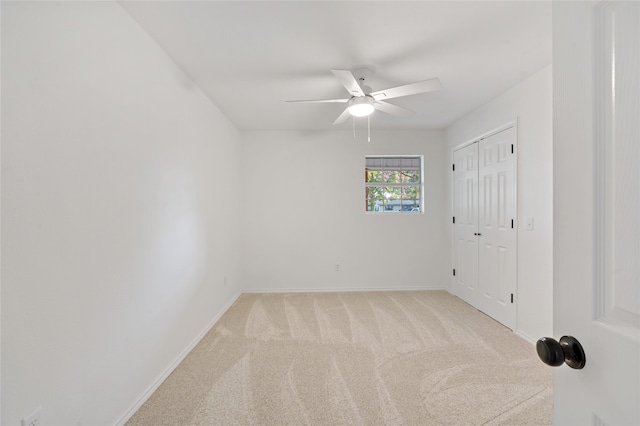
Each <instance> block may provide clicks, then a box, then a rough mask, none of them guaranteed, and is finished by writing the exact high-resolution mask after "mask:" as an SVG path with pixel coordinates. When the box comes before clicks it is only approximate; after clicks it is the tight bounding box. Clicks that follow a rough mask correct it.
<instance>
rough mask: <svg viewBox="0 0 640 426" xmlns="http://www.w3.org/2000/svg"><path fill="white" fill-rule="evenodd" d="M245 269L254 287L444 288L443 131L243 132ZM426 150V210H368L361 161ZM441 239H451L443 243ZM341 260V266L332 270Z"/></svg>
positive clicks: (244, 278)
mask: <svg viewBox="0 0 640 426" xmlns="http://www.w3.org/2000/svg"><path fill="white" fill-rule="evenodd" d="M242 137H243V142H244V143H243V149H244V151H243V156H244V158H243V170H242V173H243V176H244V181H243V184H244V188H245V191H244V197H243V198H244V199H245V200H247V203H246V205H245V207H244V208H243V209H242V210H243V214H244V216H243V221H242V223H243V234H242V241H243V273H242V282H243V283H244V286H245V289H247V290H253V291H268V290H292V291H310V290H314V291H316V290H317V291H326V290H348V289H400V288H402V289H406V288H444V287H445V286H446V285H447V284H448V280H449V278H448V272H449V269H450V267H449V266H450V264H451V260H450V256H449V251H448V245H447V244H448V231H449V229H448V227H447V225H446V223H447V221H446V216H447V215H448V208H447V205H446V183H445V176H446V174H445V171H444V169H445V167H446V166H445V160H446V149H445V143H444V135H443V133H442V132H441V131H381V130H376V129H375V116H374V117H373V118H372V135H371V138H372V141H371V142H370V143H368V142H367V141H366V128H365V129H362V128H359V129H358V131H357V139H354V138H353V133H352V131H351V130H350V127H348V130H336V131H323V132H294V131H256V132H246V133H245V132H243V133H242ZM374 154H422V155H424V165H425V199H426V201H425V207H426V208H425V214H415V215H414V214H365V212H364V208H365V189H364V161H365V156H366V155H374ZM443 243H444V244H445V247H443ZM336 263H339V264H340V266H341V271H340V272H336V271H335V264H336Z"/></svg>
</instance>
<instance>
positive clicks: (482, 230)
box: [478, 126, 517, 329]
mask: <svg viewBox="0 0 640 426" xmlns="http://www.w3.org/2000/svg"><path fill="white" fill-rule="evenodd" d="M515 141H516V128H515V127H513V126H512V127H509V128H507V129H505V130H502V131H500V132H498V133H495V134H493V135H490V136H487V137H485V138H482V140H480V142H479V146H478V153H479V155H478V161H479V167H478V170H479V179H478V188H479V190H478V195H479V196H478V201H479V204H478V206H479V211H478V214H479V218H478V222H479V228H478V229H479V230H478V249H479V254H478V293H479V295H480V301H479V305H478V307H479V309H480V310H481V311H483V312H484V313H486V314H487V315H489V316H490V317H492V318H494V319H495V320H497V321H499V322H501V323H502V324H504V325H506V326H507V327H509V328H511V329H514V328H515V325H516V309H515V304H514V295H515V292H516V279H517V277H516V230H515V223H514V221H515V217H516V216H515V205H516V202H515V196H516V189H515V165H514V163H515V161H514V158H515V151H514V149H515Z"/></svg>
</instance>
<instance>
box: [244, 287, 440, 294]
mask: <svg viewBox="0 0 640 426" xmlns="http://www.w3.org/2000/svg"><path fill="white" fill-rule="evenodd" d="M424 290H446V288H445V287H432V286H416V287H388V288H386V287H384V288H383V287H370V288H362V287H335V288H334V287H330V288H327V287H322V288H260V289H248V290H247V289H245V290H242V292H243V293H347V292H362V291H424Z"/></svg>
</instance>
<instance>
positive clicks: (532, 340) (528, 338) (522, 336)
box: [514, 330, 538, 345]
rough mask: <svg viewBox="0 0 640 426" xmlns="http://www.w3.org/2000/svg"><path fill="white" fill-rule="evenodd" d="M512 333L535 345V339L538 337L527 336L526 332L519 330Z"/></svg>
mask: <svg viewBox="0 0 640 426" xmlns="http://www.w3.org/2000/svg"><path fill="white" fill-rule="evenodd" d="M514 333H515V334H516V335H517V336H520V337H521V338H523V339H524V340H526V341H527V342H529V343H531V344H532V345H535V344H536V341H537V340H538V339H534V338H533V337H531V336H529V335H528V334H526V333H523V332H522V331H520V330H515V331H514Z"/></svg>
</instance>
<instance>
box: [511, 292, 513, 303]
mask: <svg viewBox="0 0 640 426" xmlns="http://www.w3.org/2000/svg"><path fill="white" fill-rule="evenodd" d="M511 303H513V293H511Z"/></svg>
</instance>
